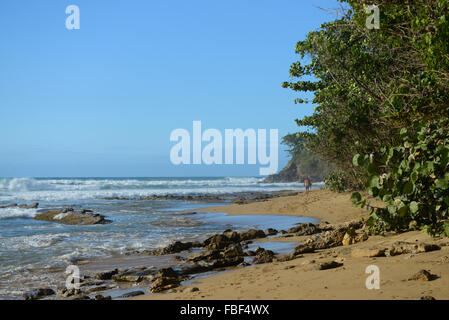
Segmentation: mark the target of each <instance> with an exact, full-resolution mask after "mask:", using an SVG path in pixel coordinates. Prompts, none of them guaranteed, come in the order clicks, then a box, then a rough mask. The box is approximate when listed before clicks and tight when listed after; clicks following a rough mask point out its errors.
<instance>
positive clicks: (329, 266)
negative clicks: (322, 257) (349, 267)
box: [315, 261, 343, 270]
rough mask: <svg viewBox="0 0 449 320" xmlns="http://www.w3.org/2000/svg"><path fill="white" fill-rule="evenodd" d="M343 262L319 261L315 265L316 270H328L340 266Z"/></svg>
mask: <svg viewBox="0 0 449 320" xmlns="http://www.w3.org/2000/svg"><path fill="white" fill-rule="evenodd" d="M342 265H343V263H340V262H337V261H327V262H322V263H319V264H317V265H316V266H315V268H316V269H317V270H328V269H334V268H338V267H341V266H342Z"/></svg>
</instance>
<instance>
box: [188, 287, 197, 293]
mask: <svg viewBox="0 0 449 320" xmlns="http://www.w3.org/2000/svg"><path fill="white" fill-rule="evenodd" d="M197 291H200V289H198V288H197V287H192V288H190V289H189V292H197Z"/></svg>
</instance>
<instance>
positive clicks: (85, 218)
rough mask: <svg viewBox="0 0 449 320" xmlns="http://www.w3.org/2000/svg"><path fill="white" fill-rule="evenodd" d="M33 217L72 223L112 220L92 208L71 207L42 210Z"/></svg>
mask: <svg viewBox="0 0 449 320" xmlns="http://www.w3.org/2000/svg"><path fill="white" fill-rule="evenodd" d="M34 219H36V220H43V221H51V222H60V223H67V224H74V225H92V224H107V223H111V222H112V221H111V220H107V219H105V216H103V215H101V214H98V213H93V211H92V210H87V209H84V210H79V211H75V210H74V209H73V208H66V209H55V210H48V211H44V212H41V213H39V214H37V215H36V216H35V217H34Z"/></svg>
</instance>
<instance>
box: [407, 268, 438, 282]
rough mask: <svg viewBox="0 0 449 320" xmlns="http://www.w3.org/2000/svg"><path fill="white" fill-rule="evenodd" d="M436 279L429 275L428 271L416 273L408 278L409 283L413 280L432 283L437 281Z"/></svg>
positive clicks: (434, 276)
mask: <svg viewBox="0 0 449 320" xmlns="http://www.w3.org/2000/svg"><path fill="white" fill-rule="evenodd" d="M437 278H438V277H437V276H436V275H434V274H431V273H430V272H429V271H427V270H424V269H422V270H420V271H418V272H417V273H415V274H414V275H412V276H411V277H410V278H408V280H409V281H413V280H421V281H432V280H435V279H437Z"/></svg>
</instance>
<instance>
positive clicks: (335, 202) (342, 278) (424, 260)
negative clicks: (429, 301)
mask: <svg viewBox="0 0 449 320" xmlns="http://www.w3.org/2000/svg"><path fill="white" fill-rule="evenodd" d="M349 197H350V194H349V193H342V194H336V193H333V192H330V191H326V190H315V191H312V192H310V193H309V194H304V193H302V194H300V195H297V196H290V197H280V198H274V199H270V200H268V201H263V202H255V203H249V204H243V205H235V204H234V205H231V206H224V207H212V208H206V209H204V210H207V211H212V212H227V213H229V214H231V215H239V214H240V215H241V214H281V215H294V216H308V217H316V218H319V219H321V221H328V222H330V223H340V222H345V221H349V220H353V219H358V218H361V217H367V211H366V210H363V209H358V208H354V207H353V206H352V205H351V202H350V200H349ZM278 240H279V241H292V240H301V238H300V237H296V238H278ZM270 241H271V239H270ZM395 241H408V242H413V243H422V242H425V243H436V244H439V245H440V246H441V250H438V251H432V252H426V253H417V254H402V255H398V256H394V257H377V258H354V257H352V255H351V252H352V251H353V250H354V249H358V248H369V249H372V248H373V249H382V248H386V247H388V246H390V245H391V244H392V243H394V242H395ZM446 244H448V245H449V241H448V239H447V238H443V239H432V238H430V237H429V236H427V235H425V234H422V233H420V232H418V231H413V232H407V233H402V234H394V235H389V236H385V237H382V236H371V237H370V238H369V239H368V240H367V241H364V242H361V243H357V244H354V245H349V246H340V247H336V248H332V249H326V250H320V251H318V252H316V253H310V254H304V255H303V256H302V257H299V258H297V259H294V260H291V261H288V262H273V263H268V264H263V265H257V266H254V267H246V268H239V269H234V270H231V271H226V272H223V273H220V274H216V275H213V276H210V277H208V278H204V279H200V280H198V281H196V282H195V283H194V284H190V285H188V286H182V287H180V288H177V292H173V293H159V294H152V295H146V296H141V297H137V299H219V300H220V299H226V300H227V299H289V300H290V299H419V298H420V297H423V296H432V297H434V298H436V299H449V246H447V245H446ZM332 260H335V261H338V262H342V263H343V266H341V267H338V268H335V269H329V270H316V265H317V264H319V263H320V262H323V261H332ZM369 265H375V266H377V267H378V268H379V271H380V289H378V290H376V289H371V290H369V289H367V288H366V285H365V282H366V279H367V277H368V276H369V274H366V273H365V270H366V268H367V267H368V266H369ZM421 269H425V270H427V271H430V272H431V273H432V274H435V275H436V276H438V278H437V279H435V280H432V281H423V280H414V281H409V280H407V279H408V278H410V277H411V276H412V275H413V274H415V273H416V272H418V271H420V270H421ZM192 287H197V288H198V289H199V291H196V292H191V291H190V289H191V288H192Z"/></svg>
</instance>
